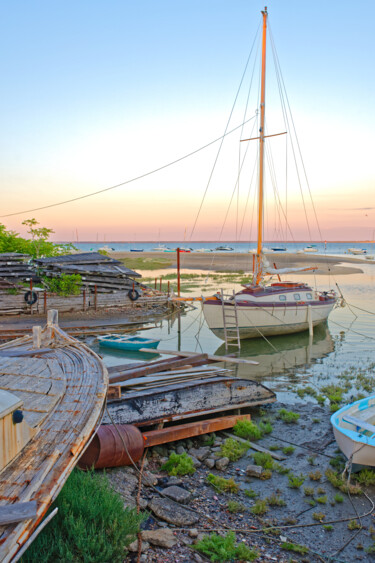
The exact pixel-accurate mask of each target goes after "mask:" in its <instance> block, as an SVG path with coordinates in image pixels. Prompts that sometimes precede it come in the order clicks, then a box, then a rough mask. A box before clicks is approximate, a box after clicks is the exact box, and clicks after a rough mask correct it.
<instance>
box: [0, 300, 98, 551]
mask: <svg viewBox="0 0 375 563" xmlns="http://www.w3.org/2000/svg"><path fill="white" fill-rule="evenodd" d="M107 385H108V372H107V369H106V368H105V366H104V364H103V362H102V361H101V359H100V358H99V356H97V355H96V354H95V353H94V352H92V351H91V350H90V349H89V348H88V347H87V346H85V345H84V344H82V343H81V342H78V341H77V340H75V339H74V338H71V337H69V336H68V335H67V334H66V333H64V332H63V331H62V330H61V329H60V328H59V326H58V324H57V311H49V312H48V321H47V325H46V327H45V328H44V329H41V327H33V335H32V336H25V337H23V338H18V339H17V340H14V341H12V342H10V343H7V344H3V345H1V346H0V427H1V435H2V436H5V442H4V443H2V451H1V457H0V561H2V562H8V561H12V559H13V558H16V559H18V558H19V557H20V556H21V553H22V551H23V549H24V548H25V547H26V545H28V544H29V543H31V541H32V540H33V539H34V537H35V536H36V535H37V533H38V529H36V528H37V526H38V525H39V523H40V522H41V520H42V518H43V516H44V515H45V513H46V511H47V509H48V508H49V506H50V505H51V503H52V501H53V500H54V499H55V498H56V496H57V495H58V493H59V492H60V490H61V488H62V486H63V485H64V483H65V481H66V480H67V478H68V476H69V474H70V472H71V471H72V469H73V468H74V466H75V464H76V463H77V461H78V458H79V457H80V455H81V454H82V452H83V451H84V450H85V447H86V446H87V445H88V443H89V442H90V440H91V438H92V437H93V436H94V434H95V430H96V428H97V426H98V424H99V423H100V420H101V417H102V413H103V409H104V405H105V397H106V392H107ZM25 544H26V545H25ZM23 546H24V547H23Z"/></svg>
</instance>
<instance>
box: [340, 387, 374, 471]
mask: <svg viewBox="0 0 375 563" xmlns="http://www.w3.org/2000/svg"><path fill="white" fill-rule="evenodd" d="M347 417H349V419H348V420H350V417H352V420H355V421H358V424H353V423H351V422H348V421H347V420H346V419H347ZM359 421H363V422H364V423H365V424H370V425H372V426H374V424H375V395H372V396H370V397H367V398H365V399H361V400H360V401H356V402H354V403H352V404H349V405H345V406H344V407H342V408H341V409H339V410H338V411H337V412H335V413H334V414H333V415H332V416H331V424H332V428H333V433H334V435H335V439H336V442H337V445H338V447H339V448H340V450H341V451H342V453H343V454H344V455H345V456H346V457H347V458H348V459H350V460H351V462H352V463H353V464H357V465H369V466H372V467H375V433H373V432H372V430H370V431H367V432H366V431H364V430H366V428H361V427H360V423H359ZM374 428H375V426H374Z"/></svg>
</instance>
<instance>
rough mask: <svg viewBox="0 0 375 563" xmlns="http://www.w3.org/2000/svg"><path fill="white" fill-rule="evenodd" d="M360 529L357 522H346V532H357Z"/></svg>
mask: <svg viewBox="0 0 375 563" xmlns="http://www.w3.org/2000/svg"><path fill="white" fill-rule="evenodd" d="M360 527H361V524H360V523H359V522H357V520H350V522H348V530H359V529H360Z"/></svg>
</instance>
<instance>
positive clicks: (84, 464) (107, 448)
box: [78, 424, 144, 469]
mask: <svg viewBox="0 0 375 563" xmlns="http://www.w3.org/2000/svg"><path fill="white" fill-rule="evenodd" d="M119 434H120V435H121V437H120V436H119ZM121 438H122V439H121ZM123 441H124V442H125V445H126V448H124V444H123ZM143 450H144V440H143V436H142V433H141V431H140V430H139V429H138V428H137V427H136V426H132V425H131V424H117V425H116V427H115V426H113V425H112V424H103V425H102V426H99V429H98V431H97V433H96V434H95V436H94V438H93V440H92V441H91V443H90V445H89V446H88V447H87V449H86V451H85V452H84V453H83V455H82V456H81V458H80V460H79V462H78V465H79V467H81V469H89V468H91V467H94V468H95V469H103V468H104V467H118V466H119V465H131V459H132V460H133V461H138V460H139V459H140V458H141V456H142V454H143ZM128 452H129V455H128ZM129 456H130V457H129ZM130 458H131V459H130Z"/></svg>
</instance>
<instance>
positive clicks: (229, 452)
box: [220, 438, 250, 461]
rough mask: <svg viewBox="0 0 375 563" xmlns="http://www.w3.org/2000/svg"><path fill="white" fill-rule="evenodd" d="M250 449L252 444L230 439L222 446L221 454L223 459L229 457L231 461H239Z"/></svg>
mask: <svg viewBox="0 0 375 563" xmlns="http://www.w3.org/2000/svg"><path fill="white" fill-rule="evenodd" d="M249 448H250V444H248V443H247V442H239V441H238V440H234V439H233V438H228V439H227V440H225V442H224V444H222V445H221V450H220V452H221V455H222V456H223V457H227V458H228V459H229V460H230V461H237V460H239V459H240V458H241V457H242V456H243V455H245V453H246V452H247V450H248V449H249Z"/></svg>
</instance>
